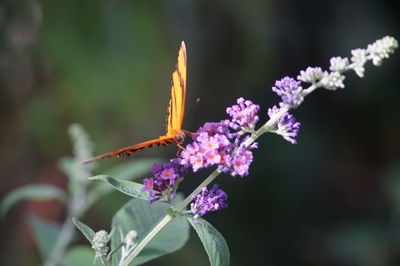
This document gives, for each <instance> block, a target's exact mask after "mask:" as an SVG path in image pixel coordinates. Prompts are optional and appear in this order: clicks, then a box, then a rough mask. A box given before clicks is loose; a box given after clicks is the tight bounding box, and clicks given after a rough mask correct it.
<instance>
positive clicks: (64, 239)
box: [43, 182, 86, 266]
mask: <svg viewBox="0 0 400 266" xmlns="http://www.w3.org/2000/svg"><path fill="white" fill-rule="evenodd" d="M84 183H85V182H82V184H81V185H80V187H79V189H78V191H77V192H76V193H75V194H74V196H73V197H72V199H71V200H70V201H69V204H68V210H67V216H66V218H65V221H64V224H63V225H62V227H61V231H60V233H59V234H58V237H57V241H56V243H55V244H54V248H53V250H52V251H51V254H50V256H49V257H48V258H47V260H46V261H45V263H44V264H43V265H44V266H56V265H61V260H62V257H63V255H64V253H65V250H66V248H67V247H68V246H69V244H70V243H71V240H72V236H73V235H74V232H75V226H74V224H73V222H72V217H78V218H79V216H81V215H82V213H83V211H84V210H85V208H86V206H85V197H86V186H85V184H84Z"/></svg>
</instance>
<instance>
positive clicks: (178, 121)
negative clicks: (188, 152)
mask: <svg viewBox="0 0 400 266" xmlns="http://www.w3.org/2000/svg"><path fill="white" fill-rule="evenodd" d="M185 97H186V46H185V43H184V42H183V41H182V43H181V47H180V49H179V54H178V63H177V64H176V70H175V71H174V73H172V88H171V100H170V101H169V107H168V116H167V134H166V135H164V136H160V137H159V138H158V139H153V140H148V141H145V142H141V143H138V144H135V145H132V146H128V147H125V148H122V149H119V150H117V151H114V152H110V153H106V154H102V155H99V156H96V157H94V158H91V159H88V160H86V161H84V162H83V163H90V162H93V161H96V160H99V159H103V158H108V157H112V156H129V155H131V154H133V153H134V152H136V151H138V150H141V149H143V148H146V147H151V146H153V145H155V144H157V145H164V146H166V145H167V144H171V143H176V144H177V145H178V147H179V148H180V149H183V147H182V146H181V145H180V144H181V143H182V142H183V141H184V139H185V136H186V135H187V134H191V133H190V132H188V131H186V130H182V128H181V127H182V120H183V115H184V113H185Z"/></svg>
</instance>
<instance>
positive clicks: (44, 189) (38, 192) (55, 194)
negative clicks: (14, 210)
mask: <svg viewBox="0 0 400 266" xmlns="http://www.w3.org/2000/svg"><path fill="white" fill-rule="evenodd" d="M24 199H32V200H50V199H58V200H60V201H61V202H63V203H65V201H66V199H67V195H66V194H65V192H64V191H63V190H61V189H59V188H57V187H55V186H53V185H48V184H30V185H25V186H22V187H19V188H17V189H15V190H13V191H11V192H10V193H9V194H8V195H7V196H6V197H5V198H4V200H3V201H2V203H1V206H0V213H1V215H2V216H3V215H5V214H6V213H7V211H8V210H9V209H10V208H11V207H12V206H13V205H14V204H15V203H17V202H19V201H21V200H24Z"/></svg>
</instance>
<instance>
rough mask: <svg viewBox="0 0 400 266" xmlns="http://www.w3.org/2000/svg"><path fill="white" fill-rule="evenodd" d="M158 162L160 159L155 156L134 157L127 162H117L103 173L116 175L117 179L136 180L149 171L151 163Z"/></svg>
mask: <svg viewBox="0 0 400 266" xmlns="http://www.w3.org/2000/svg"><path fill="white" fill-rule="evenodd" d="M160 162H161V160H160V159H157V158H147V159H134V160H133V161H131V162H128V163H121V164H118V166H116V167H114V168H111V169H110V170H108V171H105V172H104V174H107V175H110V176H117V177H118V179H123V180H136V179H138V178H139V177H141V176H143V175H144V174H146V173H149V172H150V169H151V167H152V166H153V164H155V163H160Z"/></svg>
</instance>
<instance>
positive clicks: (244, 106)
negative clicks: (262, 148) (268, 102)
mask: <svg viewBox="0 0 400 266" xmlns="http://www.w3.org/2000/svg"><path fill="white" fill-rule="evenodd" d="M259 110H260V106H259V105H257V104H254V103H253V102H251V101H250V100H245V99H244V98H239V99H237V104H235V105H232V106H231V107H228V108H226V113H227V114H228V115H229V116H230V117H231V118H232V120H231V122H230V123H229V126H230V127H231V128H232V129H234V130H236V131H240V130H244V131H249V130H250V131H251V130H252V129H253V128H254V127H255V126H256V124H257V122H258V120H259V117H258V115H257V113H258V111H259Z"/></svg>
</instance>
